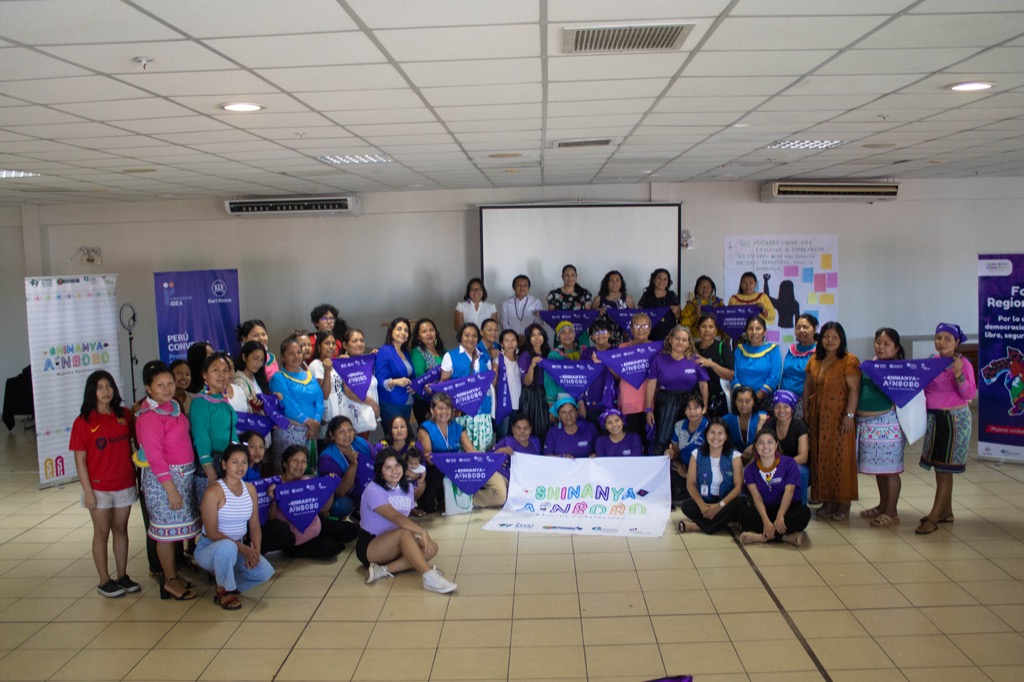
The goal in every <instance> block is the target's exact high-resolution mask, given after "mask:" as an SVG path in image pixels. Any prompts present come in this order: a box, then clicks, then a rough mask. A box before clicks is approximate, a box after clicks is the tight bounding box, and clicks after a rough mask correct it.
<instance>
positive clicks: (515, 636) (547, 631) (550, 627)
mask: <svg viewBox="0 0 1024 682" xmlns="http://www.w3.org/2000/svg"><path fill="white" fill-rule="evenodd" d="M582 645H583V622H582V620H581V619H580V618H542V619H532V618H516V619H515V620H513V621H512V648H513V649H516V648H523V647H527V648H529V647H549V646H567V647H572V646H582Z"/></svg>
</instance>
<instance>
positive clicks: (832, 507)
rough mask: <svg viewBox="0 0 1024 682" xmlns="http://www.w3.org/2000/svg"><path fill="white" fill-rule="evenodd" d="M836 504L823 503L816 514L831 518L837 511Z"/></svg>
mask: <svg viewBox="0 0 1024 682" xmlns="http://www.w3.org/2000/svg"><path fill="white" fill-rule="evenodd" d="M836 506H837V505H836V503H835V502H822V503H821V506H820V507H818V510H817V511H816V512H814V513H815V515H816V516H831V515H832V514H834V513H835V511H836Z"/></svg>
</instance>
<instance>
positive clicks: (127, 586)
mask: <svg viewBox="0 0 1024 682" xmlns="http://www.w3.org/2000/svg"><path fill="white" fill-rule="evenodd" d="M117 584H118V585H120V586H121V587H123V588H124V591H125V592H138V591H139V590H141V589H142V585H140V584H138V583H137V582H135V581H134V580H132V579H131V578H129V577H128V574H127V573H125V574H124V575H122V576H121V577H120V578H118V579H117Z"/></svg>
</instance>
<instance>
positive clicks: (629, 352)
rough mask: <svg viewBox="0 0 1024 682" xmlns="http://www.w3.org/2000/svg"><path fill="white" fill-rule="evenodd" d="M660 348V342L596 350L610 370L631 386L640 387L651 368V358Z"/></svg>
mask: <svg viewBox="0 0 1024 682" xmlns="http://www.w3.org/2000/svg"><path fill="white" fill-rule="evenodd" d="M661 349H662V344H660V343H657V342H653V343H644V344H640V345H639V346H626V347H625V348H612V349H609V350H601V351H598V352H597V357H599V358H600V359H601V362H603V363H604V364H606V365H608V366H609V367H611V369H612V371H614V372H615V373H616V374H618V375H619V377H620V378H621V379H622V380H623V381H625V382H626V383H627V384H629V385H630V386H632V387H633V388H640V387H641V386H642V385H643V383H644V381H645V380H646V379H647V372H648V370H649V369H650V368H651V358H653V357H654V356H655V355H657V354H658V353H659V352H660V351H661Z"/></svg>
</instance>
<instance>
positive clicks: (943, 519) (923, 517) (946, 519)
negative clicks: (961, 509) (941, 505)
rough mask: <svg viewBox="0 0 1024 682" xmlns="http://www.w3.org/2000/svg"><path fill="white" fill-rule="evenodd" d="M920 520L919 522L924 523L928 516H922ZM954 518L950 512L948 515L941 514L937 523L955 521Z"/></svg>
mask: <svg viewBox="0 0 1024 682" xmlns="http://www.w3.org/2000/svg"><path fill="white" fill-rule="evenodd" d="M920 520H921V523H924V522H925V521H927V520H928V517H927V516H922V517H921V519H920ZM955 520H956V519H955V518H953V515H952V514H950V515H949V516H943V517H942V518H941V519H939V523H953V521H955Z"/></svg>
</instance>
